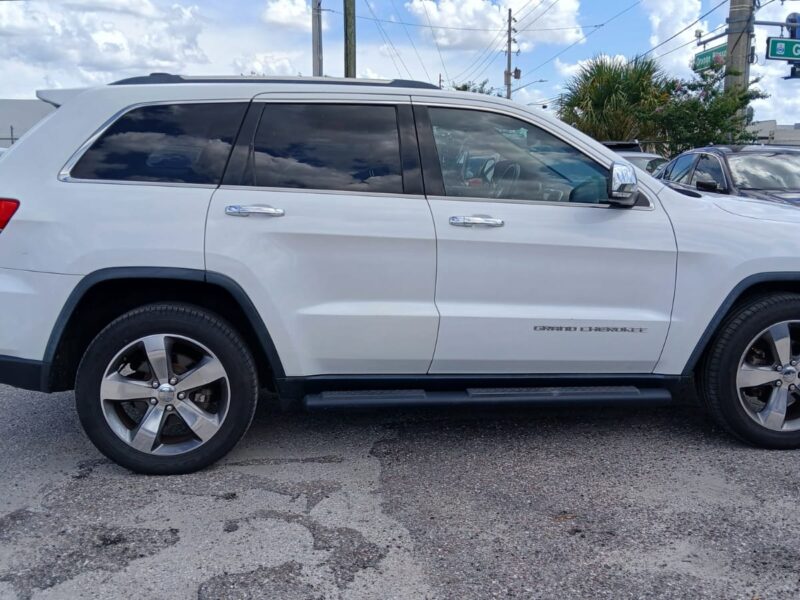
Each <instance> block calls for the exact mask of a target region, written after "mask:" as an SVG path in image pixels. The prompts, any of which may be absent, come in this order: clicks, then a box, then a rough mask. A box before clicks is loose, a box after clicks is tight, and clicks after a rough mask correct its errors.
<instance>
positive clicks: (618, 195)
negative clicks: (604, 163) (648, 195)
mask: <svg viewBox="0 0 800 600" xmlns="http://www.w3.org/2000/svg"><path fill="white" fill-rule="evenodd" d="M610 184H611V187H610V189H609V190H608V201H609V203H611V204H614V205H616V206H633V205H634V204H636V199H637V198H638V197H639V182H638V181H637V179H636V172H635V171H634V170H633V167H632V166H631V165H629V164H627V163H614V164H613V165H612V166H611V181H610Z"/></svg>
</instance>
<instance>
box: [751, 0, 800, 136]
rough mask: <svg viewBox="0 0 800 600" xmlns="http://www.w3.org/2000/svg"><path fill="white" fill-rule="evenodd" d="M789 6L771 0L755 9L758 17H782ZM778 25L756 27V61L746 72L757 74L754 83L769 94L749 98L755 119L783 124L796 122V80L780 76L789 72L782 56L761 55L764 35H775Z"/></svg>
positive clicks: (799, 107) (799, 115)
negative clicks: (757, 9) (774, 57)
mask: <svg viewBox="0 0 800 600" xmlns="http://www.w3.org/2000/svg"><path fill="white" fill-rule="evenodd" d="M790 8H791V7H790V6H789V5H787V6H781V5H780V4H779V3H777V2H775V3H772V4H770V5H766V6H764V8H762V9H761V10H760V11H758V19H759V20H761V21H784V20H785V19H786V16H787V15H788V14H789V13H790V12H791V10H790ZM779 34H780V29H779V28H777V27H762V26H757V27H756V39H755V42H754V46H755V49H756V56H757V57H758V61H757V64H754V65H751V67H750V76H751V77H761V78H762V79H761V81H760V82H759V83H758V87H759V88H760V89H762V90H764V91H765V92H767V93H768V94H770V97H769V98H767V99H765V100H756V101H755V102H753V110H754V112H755V118H756V119H757V120H769V119H775V120H776V121H778V123H781V124H783V125H786V124H792V123H797V122H800V95H798V94H797V85H798V82H797V81H792V80H790V81H784V80H783V77H786V76H787V75H789V72H790V67H789V65H788V63H787V62H785V61H782V60H766V59H765V58H764V55H765V52H766V47H767V37H770V36H778V35H779Z"/></svg>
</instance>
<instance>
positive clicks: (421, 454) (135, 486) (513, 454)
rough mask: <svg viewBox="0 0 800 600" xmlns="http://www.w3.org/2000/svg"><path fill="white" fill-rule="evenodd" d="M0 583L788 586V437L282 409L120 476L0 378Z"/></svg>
mask: <svg viewBox="0 0 800 600" xmlns="http://www.w3.org/2000/svg"><path fill="white" fill-rule="evenodd" d="M0 415H2V418H0V598H70V599H72V598H109V599H111V598H114V599H117V598H120V599H123V598H124V599H126V600H127V599H138V598H147V599H150V598H170V599H182V598H186V599H188V598H198V599H217V598H225V599H228V598H232V599H237V598H269V599H279V600H293V599H317V598H324V599H327V598H334V599H338V598H345V599H351V598H352V599H381V600H383V599H394V598H397V599H401V598H402V599H415V598H442V599H454V600H455V599H458V600H467V599H481V600H482V599H487V598H548V599H549V598H558V599H564V598H614V599H627V598H647V599H651V598H692V599H696V598H714V599H719V598H732V599H733V598H742V599H747V600H752V599H755V598H758V599H763V600H771V599H778V598H798V597H800V452H776V451H765V450H758V449H753V448H750V447H747V446H744V445H742V444H740V443H738V442H736V441H734V440H732V439H730V438H729V437H727V436H726V435H725V434H724V433H722V432H721V431H718V430H716V429H715V428H714V427H713V426H712V425H710V424H709V422H708V421H707V420H706V418H705V417H704V415H703V414H702V413H701V412H700V411H698V410H696V409H693V408H691V407H686V406H675V407H665V408H659V409H646V408H639V409H622V408H601V409H598V408H580V409H578V408H574V409H563V410H562V409H559V410H552V409H551V410H544V409H537V410H534V409H526V410H520V409H502V410H501V409H496V410H488V409H481V410H476V409H474V408H473V409H468V408H464V409H447V410H435V411H434V410H419V411H410V410H406V411H388V412H369V413H315V414H303V413H300V414H282V413H280V412H277V411H275V410H272V409H269V408H267V407H264V408H261V409H259V412H258V414H257V416H256V420H255V422H254V424H253V427H252V428H251V430H250V432H249V433H248V434H247V435H246V437H245V438H244V440H243V441H242V442H241V443H240V444H239V446H238V447H237V448H236V449H235V450H234V452H233V453H231V454H230V455H229V456H228V457H227V458H226V459H225V460H223V461H222V462H220V463H219V464H217V465H215V466H214V467H212V468H210V469H207V470H205V471H203V472H200V473H196V474H193V475H187V476H178V477H146V476H140V475H134V474H131V473H129V472H127V471H125V470H123V469H121V468H119V467H117V466H116V465H114V464H112V463H110V462H109V461H107V460H106V459H104V458H103V457H102V456H101V455H100V454H99V453H98V452H97V451H96V450H95V449H94V448H93V447H92V446H91V444H90V443H89V442H88V440H87V439H86V437H85V436H84V435H83V433H82V431H81V429H80V426H79V423H78V420H77V417H76V415H75V411H74V406H73V396H72V395H71V394H68V393H64V394H55V395H52V396H46V395H43V394H35V393H31V392H21V391H17V390H12V389H10V388H6V387H0Z"/></svg>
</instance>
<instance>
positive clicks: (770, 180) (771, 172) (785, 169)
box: [728, 152, 800, 190]
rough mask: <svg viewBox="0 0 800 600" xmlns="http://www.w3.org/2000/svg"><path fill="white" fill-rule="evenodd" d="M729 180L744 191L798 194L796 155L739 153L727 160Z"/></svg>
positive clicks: (798, 162)
mask: <svg viewBox="0 0 800 600" xmlns="http://www.w3.org/2000/svg"><path fill="white" fill-rule="evenodd" d="M728 165H729V166H730V169H731V177H733V183H734V184H735V185H736V187H738V188H741V189H744V190H800V152H758V153H755V152H746V153H745V152H743V153H741V154H731V155H729V156H728Z"/></svg>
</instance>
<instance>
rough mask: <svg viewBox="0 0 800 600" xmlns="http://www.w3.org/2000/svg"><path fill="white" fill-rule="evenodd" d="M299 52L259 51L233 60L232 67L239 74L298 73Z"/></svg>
mask: <svg viewBox="0 0 800 600" xmlns="http://www.w3.org/2000/svg"><path fill="white" fill-rule="evenodd" d="M299 56H300V53H299V52H293V53H289V52H260V53H257V54H254V55H252V56H241V57H239V58H236V59H234V60H233V68H234V69H235V70H236V72H237V73H238V74H240V75H298V74H299V72H300V71H299V69H298V68H297V66H296V64H297V59H298V58H299Z"/></svg>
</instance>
